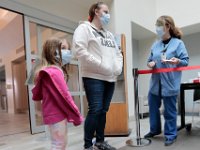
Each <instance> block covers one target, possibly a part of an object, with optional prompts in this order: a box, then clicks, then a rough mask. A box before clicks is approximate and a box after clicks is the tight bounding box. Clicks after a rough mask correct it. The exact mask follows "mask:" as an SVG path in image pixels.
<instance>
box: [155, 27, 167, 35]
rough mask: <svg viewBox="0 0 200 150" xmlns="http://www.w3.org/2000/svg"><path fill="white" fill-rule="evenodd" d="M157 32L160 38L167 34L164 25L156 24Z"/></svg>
mask: <svg viewBox="0 0 200 150" xmlns="http://www.w3.org/2000/svg"><path fill="white" fill-rule="evenodd" d="M156 33H157V36H158V37H159V38H162V37H163V35H165V31H164V26H156Z"/></svg>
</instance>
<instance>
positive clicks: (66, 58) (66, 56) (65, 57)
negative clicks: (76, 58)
mask: <svg viewBox="0 0 200 150" xmlns="http://www.w3.org/2000/svg"><path fill="white" fill-rule="evenodd" d="M61 55H62V64H63V65H66V64H68V63H69V62H70V61H71V59H72V54H71V51H70V50H68V49H61ZM56 57H57V58H59V54H58V50H57V55H56Z"/></svg>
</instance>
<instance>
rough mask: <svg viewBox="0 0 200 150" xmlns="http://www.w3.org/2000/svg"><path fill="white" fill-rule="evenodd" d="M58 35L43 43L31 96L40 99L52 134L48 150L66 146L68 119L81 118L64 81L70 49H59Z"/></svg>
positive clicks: (56, 149) (79, 121) (76, 122)
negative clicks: (68, 50) (65, 66)
mask: <svg viewBox="0 0 200 150" xmlns="http://www.w3.org/2000/svg"><path fill="white" fill-rule="evenodd" d="M61 46H62V42H61V40H59V39H57V38H51V39H49V40H47V41H46V42H45V43H44V45H43V52H42V58H41V65H40V67H38V69H36V71H35V77H34V82H35V87H34V88H33V89H32V93H33V100H35V101H40V100H42V114H43V120H44V124H47V125H48V126H49V129H50V135H51V150H65V147H66V138H67V135H66V132H67V121H68V122H72V123H73V124H74V125H80V124H81V122H82V121H83V118H82V116H81V114H80V112H79V110H78V108H77V106H76V105H75V103H74V101H73V99H72V96H71V94H70V92H69V89H68V86H67V84H66V82H65V77H66V76H65V74H66V73H67V72H66V70H65V68H64V67H62V66H64V65H65V63H66V62H68V59H69V53H68V52H67V51H65V50H62V49H61Z"/></svg>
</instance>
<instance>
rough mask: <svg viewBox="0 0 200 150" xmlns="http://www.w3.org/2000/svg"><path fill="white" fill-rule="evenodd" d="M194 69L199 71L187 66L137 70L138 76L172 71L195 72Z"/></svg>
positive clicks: (198, 67)
mask: <svg viewBox="0 0 200 150" xmlns="http://www.w3.org/2000/svg"><path fill="white" fill-rule="evenodd" d="M195 69H200V66H187V67H178V68H160V69H151V70H138V74H149V73H161V72H174V71H184V70H195Z"/></svg>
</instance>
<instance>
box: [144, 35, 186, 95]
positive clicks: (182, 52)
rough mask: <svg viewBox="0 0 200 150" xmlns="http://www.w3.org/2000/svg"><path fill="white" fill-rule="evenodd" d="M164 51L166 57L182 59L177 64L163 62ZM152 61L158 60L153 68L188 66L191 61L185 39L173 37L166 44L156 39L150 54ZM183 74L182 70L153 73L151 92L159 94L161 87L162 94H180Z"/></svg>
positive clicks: (149, 60)
mask: <svg viewBox="0 0 200 150" xmlns="http://www.w3.org/2000/svg"><path fill="white" fill-rule="evenodd" d="M163 50H164V51H163ZM163 53H165V56H166V59H171V58H172V57H176V58H178V59H180V63H179V64H177V65H173V64H169V63H162V62H161V54H163ZM151 61H155V62H156V65H155V67H154V68H153V69H155V68H176V67H181V66H187V65H188V62H189V57H188V53H187V50H186V48H185V45H184V43H183V41H182V40H180V39H178V38H171V40H170V41H169V43H168V44H166V45H164V43H163V42H162V41H161V40H159V41H156V42H155V43H154V44H153V45H152V47H151V54H150V56H149V59H148V62H151ZM181 76H182V73H181V71H178V72H167V73H166V72H165V73H158V74H152V76H151V81H150V88H149V92H150V93H152V94H154V95H159V89H161V95H162V96H175V95H178V93H179V90H180V82H181ZM159 82H160V84H159Z"/></svg>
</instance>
